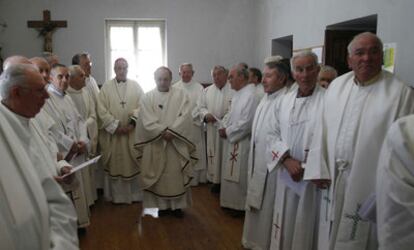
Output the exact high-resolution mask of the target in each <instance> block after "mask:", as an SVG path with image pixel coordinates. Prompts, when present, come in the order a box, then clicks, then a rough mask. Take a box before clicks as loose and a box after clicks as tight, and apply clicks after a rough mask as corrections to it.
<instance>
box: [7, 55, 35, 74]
mask: <svg viewBox="0 0 414 250" xmlns="http://www.w3.org/2000/svg"><path fill="white" fill-rule="evenodd" d="M15 64H31V62H30V61H29V59H28V58H27V57H25V56H21V55H14V56H9V57H7V58H6V59H5V60H4V62H3V70H4V71H5V70H6V69H7V68H8V67H10V66H11V65H15Z"/></svg>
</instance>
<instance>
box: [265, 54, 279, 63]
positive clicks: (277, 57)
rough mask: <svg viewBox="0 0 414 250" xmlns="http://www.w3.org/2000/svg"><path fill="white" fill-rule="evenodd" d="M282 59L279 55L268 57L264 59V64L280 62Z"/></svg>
mask: <svg viewBox="0 0 414 250" xmlns="http://www.w3.org/2000/svg"><path fill="white" fill-rule="evenodd" d="M282 59H283V57H282V56H280V55H275V56H269V57H266V58H265V59H264V64H267V63H270V62H278V61H280V60H282Z"/></svg>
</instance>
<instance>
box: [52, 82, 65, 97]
mask: <svg viewBox="0 0 414 250" xmlns="http://www.w3.org/2000/svg"><path fill="white" fill-rule="evenodd" d="M47 90H49V91H50V92H52V93H53V94H55V95H57V96H59V97H62V98H63V97H64V96H65V95H66V93H65V92H62V91H60V90H59V89H58V88H56V87H55V85H53V84H49V86H47Z"/></svg>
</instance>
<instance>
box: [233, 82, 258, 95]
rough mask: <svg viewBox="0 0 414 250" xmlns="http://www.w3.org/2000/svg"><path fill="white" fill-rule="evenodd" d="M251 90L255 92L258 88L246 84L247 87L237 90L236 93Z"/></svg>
mask: <svg viewBox="0 0 414 250" xmlns="http://www.w3.org/2000/svg"><path fill="white" fill-rule="evenodd" d="M251 89H254V90H255V89H256V86H255V85H254V84H246V85H244V86H243V88H241V89H239V90H237V91H236V92H239V93H242V92H244V91H249V90H251Z"/></svg>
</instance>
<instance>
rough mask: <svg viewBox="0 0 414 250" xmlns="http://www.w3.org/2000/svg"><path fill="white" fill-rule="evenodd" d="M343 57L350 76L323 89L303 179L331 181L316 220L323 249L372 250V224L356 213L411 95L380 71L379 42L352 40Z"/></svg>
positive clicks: (413, 101) (411, 107)
mask: <svg viewBox="0 0 414 250" xmlns="http://www.w3.org/2000/svg"><path fill="white" fill-rule="evenodd" d="M348 53H349V55H348V64H349V66H350V68H351V69H352V72H349V73H347V74H344V75H342V76H340V77H338V78H336V79H335V80H334V81H333V82H332V83H331V85H330V86H329V89H328V91H327V93H326V95H325V103H324V106H323V108H322V109H323V113H322V117H321V120H320V122H319V123H320V124H319V126H318V130H317V131H316V132H315V137H314V144H313V145H312V147H311V149H310V152H309V157H308V164H307V167H306V169H305V177H304V178H305V179H308V180H314V182H315V183H317V184H318V186H320V187H322V188H323V187H324V188H326V187H327V186H328V184H329V182H331V184H330V188H329V189H328V190H327V191H328V195H327V198H326V199H322V203H321V218H325V220H327V221H329V224H332V227H331V230H330V235H329V249H332V250H333V249H335V250H342V249H355V250H358V249H377V248H378V244H377V232H376V224H374V223H372V222H370V221H368V220H366V219H362V217H361V216H360V214H359V212H361V211H360V208H361V206H362V205H365V204H366V202H367V201H368V198H369V197H370V196H371V194H373V193H374V192H375V182H376V173H377V165H378V158H379V156H380V155H379V154H380V149H381V145H382V143H383V141H384V138H385V134H386V132H387V130H388V129H389V127H390V126H391V124H392V123H393V122H394V121H395V120H396V119H398V118H399V117H402V116H406V115H408V114H411V113H413V111H414V93H413V90H412V89H410V88H409V87H408V86H406V85H405V84H404V83H402V82H401V81H400V80H398V79H397V78H396V77H395V76H393V75H392V74H390V73H388V72H385V71H382V70H381V64H382V57H383V54H382V42H381V40H380V39H379V38H378V37H377V36H376V35H374V34H372V33H368V32H366V33H362V34H360V35H357V36H356V37H355V38H354V39H353V40H352V41H351V43H350V44H349V46H348ZM324 192H325V191H324ZM323 195H326V194H323ZM364 203H365V204H364ZM325 208H326V209H325ZM325 210H326V211H325ZM320 238H321V237H320ZM325 238H327V237H325ZM324 248H327V247H325V246H324ZM321 249H322V248H321Z"/></svg>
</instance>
